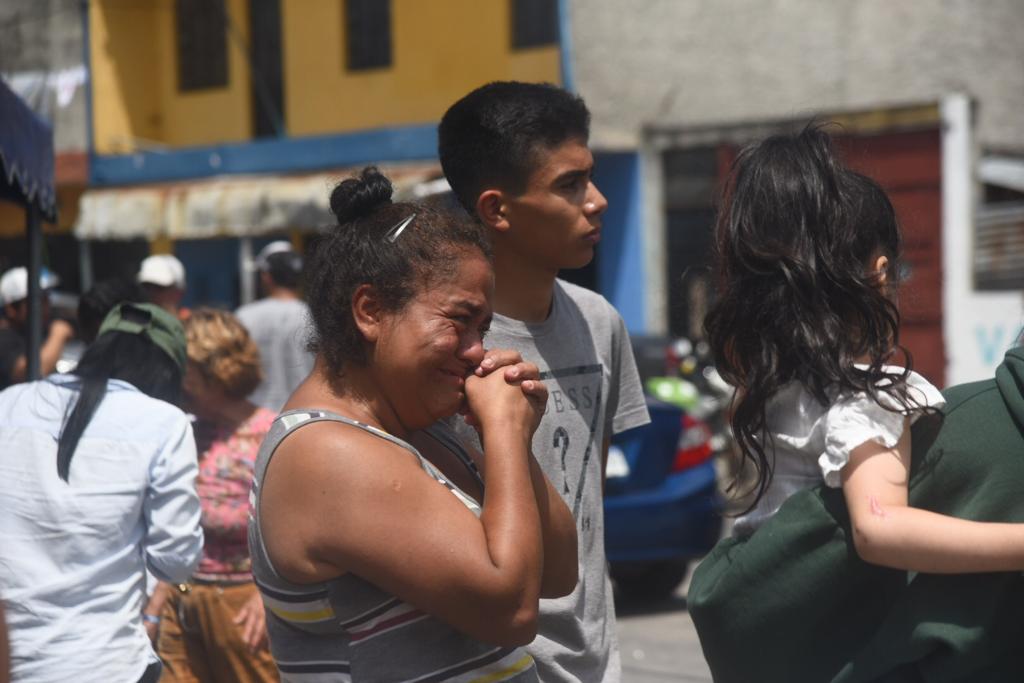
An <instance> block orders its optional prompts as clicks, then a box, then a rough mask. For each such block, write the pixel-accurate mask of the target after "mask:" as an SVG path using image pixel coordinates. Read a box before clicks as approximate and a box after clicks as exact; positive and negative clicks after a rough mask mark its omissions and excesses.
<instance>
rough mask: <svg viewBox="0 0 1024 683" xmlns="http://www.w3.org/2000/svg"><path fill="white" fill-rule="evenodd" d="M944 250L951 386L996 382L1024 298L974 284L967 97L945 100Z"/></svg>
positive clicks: (972, 152) (1022, 315)
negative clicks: (977, 287)
mask: <svg viewBox="0 0 1024 683" xmlns="http://www.w3.org/2000/svg"><path fill="white" fill-rule="evenodd" d="M940 109H941V115H942V124H943V132H942V249H943V264H942V266H943V292H942V295H943V333H944V335H945V338H946V384H947V385H953V384H960V383H963V382H971V381H974V380H980V379H988V378H990V377H992V375H993V374H994V372H995V369H996V366H998V365H999V363H1000V362H1001V361H1002V358H1003V353H1004V352H1005V351H1006V350H1007V349H1008V348H1010V347H1011V346H1013V344H1014V341H1015V340H1016V339H1017V338H1018V337H1019V335H1020V332H1021V329H1022V327H1024V295H1022V294H1021V293H1019V292H1014V293H1004V292H979V291H975V290H974V286H973V281H972V265H971V261H972V236H973V234H974V222H973V219H974V209H975V203H974V201H975V197H974V187H975V181H974V178H973V174H972V172H971V169H972V168H973V167H974V163H975V162H976V149H975V145H974V143H973V141H972V135H973V132H972V122H971V104H970V101H969V99H968V98H967V97H966V96H965V95H951V96H947V97H946V98H944V99H943V101H942V103H941V106H940Z"/></svg>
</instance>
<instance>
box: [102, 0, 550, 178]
mask: <svg viewBox="0 0 1024 683" xmlns="http://www.w3.org/2000/svg"><path fill="white" fill-rule="evenodd" d="M520 4H525V5H539V6H545V5H547V6H549V7H554V6H555V5H553V4H552V2H551V0H545V2H544V3H537V2H533V3H519V2H517V1H516V0H428V1H425V0H270V1H269V2H268V1H265V0H92V1H91V2H90V3H89V13H88V21H89V27H88V29H89V55H90V68H91V75H92V98H93V107H92V113H93V120H92V130H93V149H94V151H95V153H96V155H98V156H99V157H101V158H102V157H105V156H117V155H128V154H133V153H136V152H140V151H141V152H147V151H159V152H166V151H167V150H168V149H169V150H176V149H180V148H188V147H197V146H210V145H225V144H239V143H246V142H250V141H253V140H255V139H260V138H263V137H283V138H286V139H294V138H303V137H309V136H336V135H343V134H353V133H358V132H361V131H367V130H376V129H395V128H399V129H401V128H405V127H410V126H420V125H433V124H435V123H436V121H437V120H438V118H439V117H440V116H441V114H443V113H444V111H445V109H446V108H447V107H448V106H449V105H450V104H451V103H452V102H453V101H455V100H456V99H457V98H458V97H460V96H462V95H463V94H465V93H466V92H468V91H470V90H472V89H473V88H475V87H476V86H479V85H481V84H483V83H486V82H488V81H492V80H504V79H515V80H525V81H548V82H559V81H560V53H559V46H558V42H557V23H556V24H555V26H554V27H553V29H555V30H554V31H549V35H550V38H551V39H550V41H549V42H546V43H542V44H539V45H536V46H529V47H517V46H516V44H515V43H516V38H515V34H516V29H515V21H514V16H515V15H516V12H517V8H516V6H517V5H520ZM549 18H550V19H552V20H554V21H555V22H557V13H556V12H549ZM275 48H276V50H275ZM275 53H276V54H275ZM261 118H269V119H271V120H276V122H277V124H278V125H277V126H275V125H273V121H271V122H270V123H269V124H266V123H261V121H260V119H261ZM324 161H327V162H329V161H330V160H329V159H325V160H324ZM228 170H229V171H230V169H228ZM147 175H148V174H147ZM99 180H101V181H102V180H103V178H99Z"/></svg>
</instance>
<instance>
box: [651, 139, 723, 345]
mask: <svg viewBox="0 0 1024 683" xmlns="http://www.w3.org/2000/svg"><path fill="white" fill-rule="evenodd" d="M662 168H663V169H664V174H665V175H664V178H665V190H664V192H665V210H666V217H665V218H666V221H665V223H666V225H665V228H666V231H667V234H666V239H665V246H666V248H667V251H668V258H667V259H666V264H665V265H666V269H667V284H668V310H669V332H670V334H671V335H672V336H674V337H680V336H681V337H689V338H690V339H694V340H696V339H703V337H704V328H703V326H704V316H705V315H706V314H707V312H708V309H709V307H710V306H711V303H712V295H713V291H714V288H713V286H712V284H713V283H712V281H711V243H712V236H713V226H714V221H715V212H714V207H713V205H712V199H713V198H714V196H715V187H716V182H717V180H718V154H717V149H716V148H714V147H698V148H691V149H672V150H667V151H665V152H664V153H663V155H662Z"/></svg>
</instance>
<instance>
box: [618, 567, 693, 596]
mask: <svg viewBox="0 0 1024 683" xmlns="http://www.w3.org/2000/svg"><path fill="white" fill-rule="evenodd" d="M688 566H689V563H688V562H687V561H686V560H662V561H660V562H649V563H644V564H613V565H612V567H611V575H612V579H614V580H615V584H616V586H618V588H619V591H620V592H621V593H622V595H623V597H625V598H629V599H634V600H644V601H646V600H662V599H667V598H669V597H671V596H672V594H673V593H674V592H675V590H676V588H678V587H679V584H680V583H682V582H683V579H685V578H686V570H687V568H688Z"/></svg>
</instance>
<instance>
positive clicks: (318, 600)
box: [249, 168, 576, 683]
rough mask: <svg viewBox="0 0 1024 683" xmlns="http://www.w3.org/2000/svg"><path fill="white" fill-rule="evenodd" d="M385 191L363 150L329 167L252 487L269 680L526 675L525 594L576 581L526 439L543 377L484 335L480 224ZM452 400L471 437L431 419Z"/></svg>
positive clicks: (568, 529)
mask: <svg viewBox="0 0 1024 683" xmlns="http://www.w3.org/2000/svg"><path fill="white" fill-rule="evenodd" d="M391 192H392V188H391V184H390V182H389V181H388V180H387V179H386V178H385V177H384V176H382V175H381V174H380V173H378V172H377V171H376V169H372V168H371V169H365V170H364V171H363V172H362V174H361V175H360V177H359V178H352V179H348V180H345V181H343V182H342V183H341V184H339V185H338V186H337V187H336V188H335V190H334V192H333V193H332V195H331V208H332V210H333V212H334V214H335V215H336V216H337V218H338V226H337V227H336V228H334V229H333V230H332V231H331V233H330V234H328V235H327V236H326V237H325V238H324V240H323V241H321V242H320V243H319V244H318V246H317V249H316V251H315V252H314V253H313V255H312V258H311V262H310V263H309V264H308V266H307V273H306V275H307V278H308V279H307V287H306V296H307V300H308V303H309V307H310V311H311V316H312V321H313V332H312V335H313V340H312V342H313V348H315V350H316V353H317V361H316V365H315V367H314V370H313V374H312V375H310V376H309V377H308V378H307V379H306V380H305V381H304V382H303V383H302V384H301V385H300V386H299V388H298V389H297V390H296V391H295V392H294V393H293V394H292V396H291V398H290V399H289V401H288V403H286V404H285V406H284V412H283V413H282V414H281V415H280V416H278V418H277V420H276V421H275V422H274V426H273V427H272V428H271V431H270V434H269V435H268V436H267V438H266V440H264V442H263V446H262V447H261V449H260V455H259V458H258V460H257V463H256V477H255V480H254V484H253V492H252V501H253V515H254V517H253V521H252V522H251V523H250V525H249V545H250V549H251V550H252V553H253V574H254V577H255V579H256V583H257V585H258V586H259V588H260V591H261V593H262V594H263V600H264V604H265V605H266V607H267V628H268V631H269V634H270V645H271V650H272V651H273V653H274V657H275V659H276V660H277V664H278V668H279V670H280V672H281V675H282V679H283V680H286V681H351V682H352V683H361V682H363V681H396V680H403V681H404V680H430V681H469V680H475V681H485V680H486V681H494V682H497V681H516V682H527V681H537V675H536V670H535V667H534V663H533V659H532V658H531V657H530V656H529V654H527V653H526V652H524V651H523V650H522V649H521V646H522V645H525V644H526V643H529V642H530V641H531V640H532V639H533V637H534V633H535V629H536V617H537V608H538V600H539V598H540V597H541V596H545V597H556V596H560V595H565V594H567V593H569V592H570V591H571V590H572V588H573V586H575V583H576V533H575V525H574V524H573V521H572V516H571V514H570V512H569V510H568V508H567V507H566V506H565V504H564V503H563V502H562V500H561V498H560V497H559V496H558V494H557V492H555V491H554V489H553V487H552V486H551V484H550V483H549V482H547V480H546V479H545V477H544V475H543V473H542V472H541V470H540V467H539V466H538V465H537V463H536V461H535V460H534V458H533V456H532V455H531V453H530V447H529V444H530V435H531V433H532V432H533V430H534V428H535V427H536V424H537V421H538V419H539V418H540V414H541V412H542V411H543V408H544V403H545V400H546V398H547V392H546V390H545V388H544V385H543V383H541V382H539V381H538V380H537V377H538V374H537V368H536V366H533V365H532V364H526V363H521V362H519V356H518V354H509V353H507V352H499V351H495V350H491V351H487V352H485V350H484V347H483V337H484V334H485V333H486V330H487V325H488V323H489V320H490V317H491V312H490V311H491V308H490V297H491V291H492V288H493V274H492V270H491V264H490V260H489V257H490V249H489V245H488V243H487V240H486V236H485V235H484V233H483V232H482V230H481V229H480V227H479V226H477V225H476V224H474V223H472V222H471V221H468V220H467V218H466V216H465V215H464V214H449V213H442V212H439V211H437V210H434V209H430V208H428V207H426V206H424V205H421V204H408V203H392V202H391V199H390V198H391ZM499 368H501V370H498V369H499ZM459 410H463V411H466V412H467V413H468V415H469V418H470V419H471V420H472V421H473V422H474V424H476V425H477V426H478V428H479V429H480V430H481V432H482V433H483V445H484V449H483V453H482V454H481V453H479V452H476V451H474V450H472V449H469V448H466V447H465V446H464V445H463V444H462V443H460V441H459V439H458V437H457V436H456V435H455V434H454V432H452V430H451V429H450V428H449V427H447V426H446V425H445V424H444V423H443V422H442V420H443V419H444V418H448V417H450V416H452V415H454V414H455V413H456V412H457V411H459ZM485 491H486V495H484V492H485Z"/></svg>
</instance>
